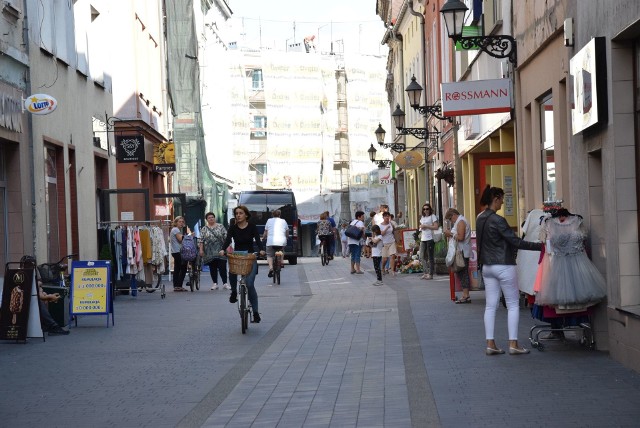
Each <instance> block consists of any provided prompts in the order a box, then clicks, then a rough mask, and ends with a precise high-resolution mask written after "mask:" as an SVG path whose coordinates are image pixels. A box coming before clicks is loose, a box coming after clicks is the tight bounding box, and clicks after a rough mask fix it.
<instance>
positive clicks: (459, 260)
mask: <svg viewBox="0 0 640 428" xmlns="http://www.w3.org/2000/svg"><path fill="white" fill-rule="evenodd" d="M464 268H465V262H464V254H462V250H456V256H455V258H454V262H453V269H454V270H455V271H456V272H460V271H462V270H464Z"/></svg>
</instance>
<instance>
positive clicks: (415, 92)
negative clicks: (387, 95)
mask: <svg viewBox="0 0 640 428" xmlns="http://www.w3.org/2000/svg"><path fill="white" fill-rule="evenodd" d="M405 92H406V93H407V96H408V97H409V105H410V106H411V107H412V108H414V109H417V108H418V107H420V98H422V86H420V84H419V83H418V82H416V76H412V77H411V83H409V86H407V89H405Z"/></svg>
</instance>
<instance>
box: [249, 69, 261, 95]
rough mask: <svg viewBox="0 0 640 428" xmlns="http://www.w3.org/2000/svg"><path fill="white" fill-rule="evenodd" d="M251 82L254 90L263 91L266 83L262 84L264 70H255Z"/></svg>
mask: <svg viewBox="0 0 640 428" xmlns="http://www.w3.org/2000/svg"><path fill="white" fill-rule="evenodd" d="M251 82H252V88H253V89H256V90H262V89H263V88H264V83H263V82H262V70H260V69H256V70H253V73H252V74H251Z"/></svg>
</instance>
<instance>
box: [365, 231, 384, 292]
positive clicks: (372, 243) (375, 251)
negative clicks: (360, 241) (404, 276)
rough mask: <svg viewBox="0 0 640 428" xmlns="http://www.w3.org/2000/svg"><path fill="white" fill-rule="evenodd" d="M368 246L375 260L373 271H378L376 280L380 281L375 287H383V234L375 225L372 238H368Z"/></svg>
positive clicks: (375, 283)
mask: <svg viewBox="0 0 640 428" xmlns="http://www.w3.org/2000/svg"><path fill="white" fill-rule="evenodd" d="M367 245H368V246H369V247H371V257H372V258H373V269H374V270H375V271H376V278H377V279H378V280H377V281H376V282H374V283H373V285H383V282H382V267H381V264H382V248H383V247H384V245H383V243H382V232H381V231H380V226H377V225H373V226H372V227H371V237H370V238H367Z"/></svg>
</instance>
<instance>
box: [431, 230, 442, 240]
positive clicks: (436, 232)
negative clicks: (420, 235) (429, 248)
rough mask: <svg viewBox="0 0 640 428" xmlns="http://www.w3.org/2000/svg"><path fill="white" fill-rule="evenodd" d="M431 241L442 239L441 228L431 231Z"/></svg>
mask: <svg viewBox="0 0 640 428" xmlns="http://www.w3.org/2000/svg"><path fill="white" fill-rule="evenodd" d="M432 235H433V242H440V241H441V240H442V228H441V227H439V228H437V229H436V230H434V231H433V232H432Z"/></svg>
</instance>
